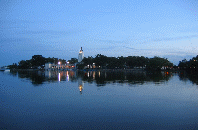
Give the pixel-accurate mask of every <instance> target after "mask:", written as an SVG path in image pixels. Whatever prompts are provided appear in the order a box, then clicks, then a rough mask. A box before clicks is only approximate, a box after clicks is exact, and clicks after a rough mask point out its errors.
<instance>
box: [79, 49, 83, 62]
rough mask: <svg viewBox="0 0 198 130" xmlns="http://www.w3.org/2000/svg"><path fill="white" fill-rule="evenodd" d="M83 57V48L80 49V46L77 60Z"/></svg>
mask: <svg viewBox="0 0 198 130" xmlns="http://www.w3.org/2000/svg"><path fill="white" fill-rule="evenodd" d="M83 58H84V53H83V50H82V47H81V50H80V52H79V54H78V62H81V61H82V60H83Z"/></svg>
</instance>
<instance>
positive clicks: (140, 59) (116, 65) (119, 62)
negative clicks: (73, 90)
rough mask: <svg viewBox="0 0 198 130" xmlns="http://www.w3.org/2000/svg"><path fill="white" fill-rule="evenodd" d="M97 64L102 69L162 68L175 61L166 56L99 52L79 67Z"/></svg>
mask: <svg viewBox="0 0 198 130" xmlns="http://www.w3.org/2000/svg"><path fill="white" fill-rule="evenodd" d="M93 65H95V66H96V67H97V68H102V69H132V68H146V69H155V70H160V69H161V68H162V67H165V69H166V68H170V67H173V63H171V62H170V61H168V59H166V58H161V57H157V56H155V57H153V58H147V57H144V56H128V57H123V56H121V57H107V56H105V55H102V54H97V55H96V56H95V58H93V57H92V56H88V57H84V59H83V60H82V62H81V64H79V65H78V67H79V68H81V69H83V68H84V67H85V66H86V67H87V68H91V67H92V66H93Z"/></svg>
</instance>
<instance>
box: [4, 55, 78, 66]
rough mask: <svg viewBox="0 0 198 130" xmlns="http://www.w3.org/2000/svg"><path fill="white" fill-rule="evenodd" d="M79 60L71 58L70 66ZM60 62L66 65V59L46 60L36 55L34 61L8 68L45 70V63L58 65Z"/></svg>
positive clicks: (14, 64)
mask: <svg viewBox="0 0 198 130" xmlns="http://www.w3.org/2000/svg"><path fill="white" fill-rule="evenodd" d="M77 61H78V60H77V59H76V58H71V60H68V62H69V63H70V64H74V63H76V62H77ZM58 62H61V64H66V60H65V59H58V58H54V57H53V58H50V57H48V58H45V57H43V56H42V55H34V56H32V59H30V60H21V61H20V62H19V63H18V64H17V63H13V64H12V65H9V66H8V67H9V68H10V69H37V68H38V67H40V68H44V66H45V63H54V64H58Z"/></svg>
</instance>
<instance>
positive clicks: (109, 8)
mask: <svg viewBox="0 0 198 130" xmlns="http://www.w3.org/2000/svg"><path fill="white" fill-rule="evenodd" d="M197 12H198V1H197V0H76V1H75V0H59V1H54V0H1V1H0V66H4V65H10V64H12V63H18V62H19V61H20V60H29V59H31V58H32V56H33V55H43V56H44V57H56V58H61V59H66V60H69V59H71V58H73V57H74V58H77V57H78V53H79V50H80V47H83V51H84V55H85V57H87V56H93V57H95V55H97V54H103V55H106V56H109V57H110V56H115V57H118V56H145V57H149V58H151V57H154V56H160V57H164V58H168V60H170V61H171V62H173V63H174V64H175V65H178V63H179V61H181V60H183V59H184V58H186V59H187V60H189V59H190V58H192V57H195V56H196V55H198V13H197Z"/></svg>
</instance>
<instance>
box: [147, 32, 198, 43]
mask: <svg viewBox="0 0 198 130" xmlns="http://www.w3.org/2000/svg"><path fill="white" fill-rule="evenodd" d="M194 37H197V38H198V35H197V34H195V35H189V36H181V37H164V38H157V39H152V40H151V41H154V42H161V41H175V40H182V39H190V38H194Z"/></svg>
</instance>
